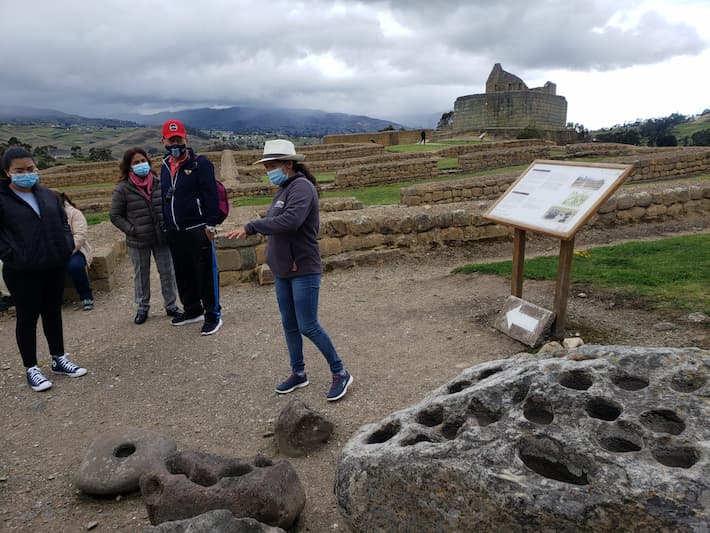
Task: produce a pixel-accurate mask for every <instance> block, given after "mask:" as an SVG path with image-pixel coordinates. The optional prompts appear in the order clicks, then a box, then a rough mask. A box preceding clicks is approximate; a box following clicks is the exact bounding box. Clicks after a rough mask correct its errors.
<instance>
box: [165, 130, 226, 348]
mask: <svg viewBox="0 0 710 533" xmlns="http://www.w3.org/2000/svg"><path fill="white" fill-rule="evenodd" d="M163 145H164V146H165V148H166V149H167V150H168V154H167V155H166V156H165V157H164V158H163V164H162V166H161V169H160V188H161V191H162V197H163V221H164V223H165V229H166V230H167V236H168V245H169V246H170V253H171V255H172V257H173V266H174V267H175V281H176V282H177V288H178V294H179V295H180V300H181V301H182V305H183V309H184V311H183V312H182V313H181V314H179V315H178V316H176V317H174V318H173V320H172V324H173V326H181V325H183V324H191V323H194V322H203V321H204V322H203V324H202V331H201V332H202V335H212V334H213V333H216V332H217V330H219V328H221V327H222V314H221V306H220V303H219V271H218V269H217V256H216V254H215V246H214V239H215V236H216V234H217V230H216V228H215V226H216V225H217V222H218V217H219V209H218V196H217V185H216V181H215V176H214V166H213V165H212V163H211V162H210V160H209V159H207V158H206V157H203V156H201V155H196V154H195V153H194V152H193V151H192V149H191V148H188V147H187V131H186V130H185V125H184V124H183V123H182V122H180V121H179V120H175V119H171V120H168V121H167V122H165V124H163Z"/></svg>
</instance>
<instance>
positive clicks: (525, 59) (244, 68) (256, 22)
mask: <svg viewBox="0 0 710 533" xmlns="http://www.w3.org/2000/svg"><path fill="white" fill-rule="evenodd" d="M637 4H638V2H637V1H633V0H631V1H626V2H624V1H615V2H612V1H607V0H596V1H594V0H585V1H582V0H570V1H568V2H564V3H560V2H537V3H533V2H527V1H522V0H515V1H512V2H491V1H490V0H486V1H485V2H484V1H480V0H475V1H471V0H465V1H464V0H462V1H446V2H431V1H426V0H409V1H407V2H399V1H396V2H395V1H392V2H384V1H360V2H357V1H349V0H345V1H343V2H339V3H332V2H330V1H327V0H305V1H300V2H294V1H286V0H277V1H271V2H263V3H261V4H255V3H253V2H248V1H245V0H243V1H237V2H234V1H228V0H203V1H202V2H199V3H194V2H164V1H155V0H147V1H145V2H142V3H140V4H137V3H135V2H127V1H126V0H107V1H102V2H83V1H79V0H65V1H63V2H54V1H50V0H45V1H42V0H27V1H26V2H24V3H22V4H21V5H20V4H13V5H9V6H6V7H3V9H2V13H1V15H0V17H2V20H3V31H2V32H0V48H2V49H3V50H5V51H6V57H10V58H12V60H11V61H9V62H3V63H4V64H6V65H9V66H6V67H5V68H3V69H2V74H1V75H0V98H1V99H2V101H3V102H4V103H17V104H23V105H34V106H41V107H54V108H59V109H62V110H67V111H72V112H83V113H85V114H95V115H96V114H104V113H107V112H116V111H120V110H126V111H132V110H135V109H139V110H140V109H143V110H158V109H165V108H171V107H172V108H177V107H186V106H189V107H192V106H195V105H238V104H275V103H276V104H279V105H281V106H290V107H310V108H318V109H324V110H328V111H343V112H350V113H359V114H369V115H373V116H380V117H387V118H396V117H397V116H403V115H406V114H411V113H412V112H413V111H423V112H426V113H430V112H435V111H445V110H447V109H449V108H451V107H452V105H453V101H454V99H455V98H456V97H457V96H459V95H461V94H470V93H474V92H480V91H482V90H483V85H484V83H485V79H486V77H487V75H488V72H489V71H490V69H491V67H492V65H493V63H496V62H501V63H503V66H504V68H506V69H508V70H511V71H513V72H515V73H516V74H518V75H521V76H522V77H523V78H525V76H526V74H527V73H532V72H535V73H538V72H543V73H544V72H545V70H553V69H566V70H577V71H589V70H593V69H594V70H602V71H603V70H613V69H617V68H620V67H626V66H631V65H644V64H655V63H658V62H661V61H664V60H666V59H668V58H672V57H675V56H678V55H693V54H698V53H700V52H701V51H702V50H704V49H705V48H706V47H707V43H706V42H704V41H703V40H702V39H701V37H700V36H699V35H698V31H697V30H696V29H695V28H694V27H693V26H691V25H690V24H684V23H678V22H671V21H668V20H665V19H664V18H663V17H662V16H661V15H660V14H658V13H653V12H648V13H645V14H644V15H643V16H642V17H641V18H640V19H639V21H638V24H636V25H635V26H633V27H629V28H624V29H622V28H619V27H617V26H609V22H610V21H611V20H612V19H613V17H614V15H615V14H616V13H618V12H619V10H620V9H622V8H631V7H634V6H636V5H637ZM15 21H17V22H15ZM28 21H30V22H31V24H30V27H31V31H30V32H28V24H27V22H28ZM392 21H396V24H394V25H393V24H392ZM553 81H554V80H553ZM560 89H561V92H562V93H564V88H560Z"/></svg>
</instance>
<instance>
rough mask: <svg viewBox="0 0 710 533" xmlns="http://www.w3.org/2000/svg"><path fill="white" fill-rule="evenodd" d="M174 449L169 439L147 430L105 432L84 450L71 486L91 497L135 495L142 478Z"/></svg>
mask: <svg viewBox="0 0 710 533" xmlns="http://www.w3.org/2000/svg"><path fill="white" fill-rule="evenodd" d="M176 448H177V446H176V444H175V441H174V440H173V439H171V438H170V437H166V436H165V435H162V434H160V433H156V432H154V431H149V430H147V429H139V428H118V429H114V430H110V431H107V432H106V433H104V434H103V435H101V436H100V437H98V438H97V439H96V440H94V442H92V443H91V445H90V446H89V447H88V448H87V450H86V453H85V454H84V458H83V460H82V461H81V464H80V465H79V469H78V470H77V472H76V474H75V475H74V483H75V485H76V487H77V488H78V489H79V490H81V491H82V492H84V493H85V494H91V495H93V496H115V495H118V494H128V493H130V492H135V491H137V490H138V480H139V479H140V477H141V475H142V474H143V473H144V472H145V471H146V470H150V469H151V468H154V467H156V466H161V465H162V464H163V463H164V462H165V459H167V458H168V457H169V456H170V455H171V454H173V453H174V452H175V449H176Z"/></svg>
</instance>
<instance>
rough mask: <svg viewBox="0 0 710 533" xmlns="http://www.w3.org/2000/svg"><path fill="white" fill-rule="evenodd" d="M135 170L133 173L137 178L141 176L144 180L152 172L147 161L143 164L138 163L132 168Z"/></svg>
mask: <svg viewBox="0 0 710 533" xmlns="http://www.w3.org/2000/svg"><path fill="white" fill-rule="evenodd" d="M131 169H132V170H133V173H134V174H135V175H136V176H140V177H141V178H144V177H145V176H147V175H148V172H150V163H148V162H147V161H144V162H143V163H138V164H136V165H133V166H132V167H131Z"/></svg>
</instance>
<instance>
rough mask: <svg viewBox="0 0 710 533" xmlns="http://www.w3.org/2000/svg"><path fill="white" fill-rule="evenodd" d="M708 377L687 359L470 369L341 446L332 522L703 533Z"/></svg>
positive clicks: (628, 357) (629, 356)
mask: <svg viewBox="0 0 710 533" xmlns="http://www.w3.org/2000/svg"><path fill="white" fill-rule="evenodd" d="M708 376H710V352H708V351H705V350H699V349H697V348H683V349H672V348H640V347H628V346H594V345H587V346H581V347H579V348H577V349H575V350H573V351H570V352H569V353H566V354H565V355H564V356H563V357H560V358H551V359H537V358H535V357H531V356H530V355H528V354H519V355H518V356H515V357H512V358H510V359H504V360H499V361H492V362H488V363H484V364H481V365H478V366H475V367H472V368H470V369H468V370H466V371H464V372H463V373H462V374H461V375H459V376H458V377H457V378H455V379H454V380H453V381H451V382H450V383H448V384H446V385H444V386H443V387H441V388H439V389H437V390H436V391H434V392H433V393H432V394H430V395H429V396H428V397H427V398H426V399H425V400H423V401H422V402H420V403H419V404H417V405H415V406H414V407H410V408H408V409H405V410H402V411H399V412H397V413H394V414H392V415H390V416H389V417H387V418H386V419H384V420H383V421H381V422H380V423H377V424H370V425H367V426H363V427H362V428H361V429H360V430H359V431H358V433H357V434H356V435H355V436H354V437H353V438H352V439H351V440H350V441H349V442H348V443H347V445H346V446H345V448H344V450H343V453H342V455H341V458H340V461H339V464H338V468H337V473H336V482H335V492H336V497H337V500H338V504H339V506H340V510H341V513H342V515H343V516H344V518H345V519H346V520H347V522H348V523H349V525H350V526H351V527H352V528H353V530H355V531H437V532H439V531H513V532H515V531H541V530H546V531H570V532H571V531H575V532H577V531H584V532H593V531H612V530H616V531H631V530H633V531H671V530H672V531H704V530H705V529H706V528H707V525H708V523H710V510H709V509H710V425H709V424H708V423H707V421H708V419H709V417H710V385H709V384H708ZM704 528H705V529H704Z"/></svg>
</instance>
